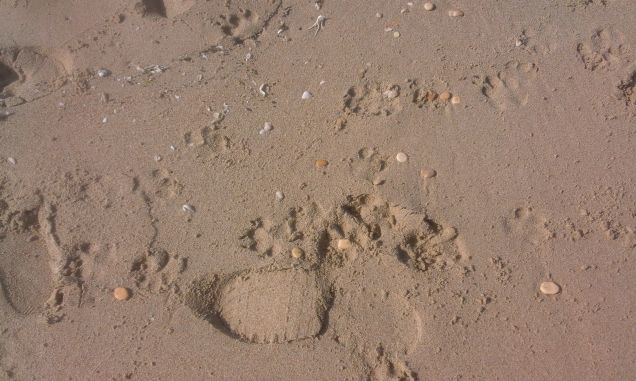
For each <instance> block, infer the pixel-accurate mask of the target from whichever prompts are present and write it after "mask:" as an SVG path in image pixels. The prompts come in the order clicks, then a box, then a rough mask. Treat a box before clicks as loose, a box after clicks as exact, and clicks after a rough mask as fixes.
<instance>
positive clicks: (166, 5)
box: [134, 0, 196, 18]
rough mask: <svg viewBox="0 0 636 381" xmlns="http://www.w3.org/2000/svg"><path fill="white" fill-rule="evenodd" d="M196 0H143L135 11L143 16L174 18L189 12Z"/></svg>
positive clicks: (138, 3) (137, 4)
mask: <svg viewBox="0 0 636 381" xmlns="http://www.w3.org/2000/svg"><path fill="white" fill-rule="evenodd" d="M195 3H196V0H142V1H139V2H137V3H136V4H135V6H134V7H135V11H136V12H137V13H139V14H141V15H142V16H155V17H167V18H173V17H175V16H178V15H180V14H182V13H185V12H187V11H188V10H189V9H190V8H192V6H193V5H194V4H195Z"/></svg>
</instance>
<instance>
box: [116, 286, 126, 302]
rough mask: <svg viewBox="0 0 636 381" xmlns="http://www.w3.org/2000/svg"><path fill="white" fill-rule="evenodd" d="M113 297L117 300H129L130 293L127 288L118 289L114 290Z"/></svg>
mask: <svg viewBox="0 0 636 381" xmlns="http://www.w3.org/2000/svg"><path fill="white" fill-rule="evenodd" d="M113 297H114V298H115V299H117V300H128V298H130V291H128V289H127V288H126V287H117V288H115V289H114V290H113Z"/></svg>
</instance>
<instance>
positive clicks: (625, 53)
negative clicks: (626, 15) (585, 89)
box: [576, 28, 632, 71]
mask: <svg viewBox="0 0 636 381" xmlns="http://www.w3.org/2000/svg"><path fill="white" fill-rule="evenodd" d="M576 50H577V52H578V54H579V57H580V59H581V61H583V64H584V65H585V68H586V69H588V70H590V71H596V70H600V71H612V70H616V69H618V68H620V67H622V66H623V65H625V64H627V63H629V62H631V60H632V49H631V45H630V44H629V43H628V42H627V39H626V38H625V35H624V34H623V33H621V32H620V31H617V30H614V29H612V28H606V29H598V30H596V31H594V33H593V34H592V36H591V37H590V39H589V40H587V41H584V42H581V43H579V44H578V45H577V48H576Z"/></svg>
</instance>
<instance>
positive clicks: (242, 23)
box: [217, 0, 282, 44]
mask: <svg viewBox="0 0 636 381" xmlns="http://www.w3.org/2000/svg"><path fill="white" fill-rule="evenodd" d="M281 3H282V1H281V0H274V1H269V2H265V1H263V2H253V1H244V0H243V1H234V2H232V5H231V11H230V12H229V13H228V14H227V15H222V16H220V17H219V20H218V21H217V24H218V25H220V27H221V32H222V33H223V34H224V35H225V36H226V37H228V38H230V39H231V40H232V41H233V42H234V43H236V44H241V43H242V42H243V41H245V40H248V39H251V38H255V37H258V35H259V34H261V32H262V31H263V28H265V26H267V23H268V22H269V20H270V19H271V18H272V17H274V15H275V14H276V13H277V12H278V9H279V8H280V5H281ZM248 7H249V9H248Z"/></svg>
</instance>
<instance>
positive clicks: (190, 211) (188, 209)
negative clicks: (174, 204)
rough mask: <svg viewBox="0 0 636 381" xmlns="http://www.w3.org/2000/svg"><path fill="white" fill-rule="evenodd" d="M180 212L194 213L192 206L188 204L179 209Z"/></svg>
mask: <svg viewBox="0 0 636 381" xmlns="http://www.w3.org/2000/svg"><path fill="white" fill-rule="evenodd" d="M181 210H183V211H184V212H188V213H194V206H192V205H190V204H183V206H182V207H181Z"/></svg>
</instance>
